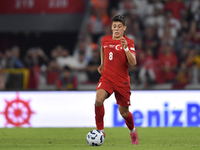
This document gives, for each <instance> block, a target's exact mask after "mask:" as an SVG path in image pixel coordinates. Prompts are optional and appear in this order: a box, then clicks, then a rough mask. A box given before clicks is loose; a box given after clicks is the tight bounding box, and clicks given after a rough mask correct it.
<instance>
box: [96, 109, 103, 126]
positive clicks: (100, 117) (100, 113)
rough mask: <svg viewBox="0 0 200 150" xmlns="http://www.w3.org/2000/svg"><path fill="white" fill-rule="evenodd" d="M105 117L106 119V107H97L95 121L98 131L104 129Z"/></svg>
mask: <svg viewBox="0 0 200 150" xmlns="http://www.w3.org/2000/svg"><path fill="white" fill-rule="evenodd" d="M103 117H104V105H102V106H96V105H95V120H96V126H97V129H98V130H103V129H104V122H103Z"/></svg>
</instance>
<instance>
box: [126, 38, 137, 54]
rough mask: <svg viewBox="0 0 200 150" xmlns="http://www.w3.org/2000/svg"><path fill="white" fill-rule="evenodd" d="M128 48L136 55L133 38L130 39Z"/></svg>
mask: <svg viewBox="0 0 200 150" xmlns="http://www.w3.org/2000/svg"><path fill="white" fill-rule="evenodd" d="M128 48H129V50H130V52H131V53H133V54H134V55H136V53H135V45H134V42H133V40H130V41H129V43H128Z"/></svg>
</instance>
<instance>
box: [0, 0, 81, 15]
mask: <svg viewBox="0 0 200 150" xmlns="http://www.w3.org/2000/svg"><path fill="white" fill-rule="evenodd" d="M83 12H84V0H78V3H77V1H75V0H4V1H3V2H1V4H0V14H54V13H83Z"/></svg>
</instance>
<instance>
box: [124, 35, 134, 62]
mask: <svg viewBox="0 0 200 150" xmlns="http://www.w3.org/2000/svg"><path fill="white" fill-rule="evenodd" d="M121 44H122V47H123V48H124V51H125V53H126V57H127V60H128V63H129V64H130V65H131V66H135V65H136V64H137V61H136V57H135V55H134V54H133V53H131V51H130V50H129V48H128V43H127V41H126V39H125V38H124V37H122V40H121Z"/></svg>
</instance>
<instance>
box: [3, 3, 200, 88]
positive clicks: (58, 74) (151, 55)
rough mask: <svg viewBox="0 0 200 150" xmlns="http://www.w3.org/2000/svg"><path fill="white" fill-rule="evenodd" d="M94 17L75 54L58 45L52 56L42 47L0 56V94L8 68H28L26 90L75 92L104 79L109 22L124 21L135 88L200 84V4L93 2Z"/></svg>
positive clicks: (89, 19) (177, 86)
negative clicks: (104, 42)
mask: <svg viewBox="0 0 200 150" xmlns="http://www.w3.org/2000/svg"><path fill="white" fill-rule="evenodd" d="M90 5H91V12H90V16H89V18H87V20H86V22H87V25H86V27H85V28H84V29H83V30H82V31H81V33H80V37H79V40H78V41H77V46H76V47H75V49H74V50H72V51H73V53H72V54H70V51H71V50H69V49H68V48H67V47H64V46H62V45H58V46H56V47H55V48H53V49H52V50H51V52H50V54H49V55H47V54H45V52H44V50H43V49H41V48H40V47H31V48H30V49H28V50H27V52H26V54H21V55H22V56H23V57H22V58H23V59H20V57H19V56H20V48H19V47H18V46H17V45H15V46H13V47H11V48H10V49H6V50H4V51H3V52H0V89H6V87H5V76H4V73H3V69H4V68H27V69H29V71H30V75H29V81H28V89H37V88H38V86H39V85H55V86H56V87H57V89H58V90H75V89H77V86H78V84H96V83H97V82H98V80H99V78H100V74H99V73H98V72H97V67H98V66H99V65H100V63H101V60H100V47H101V38H102V37H103V36H104V35H109V34H112V33H111V18H112V16H114V15H117V14H121V15H124V16H125V18H126V23H127V30H126V32H125V34H126V35H127V36H128V37H129V38H131V39H133V40H134V44H135V49H136V55H137V56H136V57H137V66H134V67H130V72H129V74H130V79H131V83H133V84H143V85H144V88H149V87H151V85H155V84H164V83H171V84H173V88H174V89H182V88H184V87H185V86H186V85H187V84H198V83H199V82H200V0H192V1H191V0H183V1H181V0H115V1H114V0H90Z"/></svg>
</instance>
